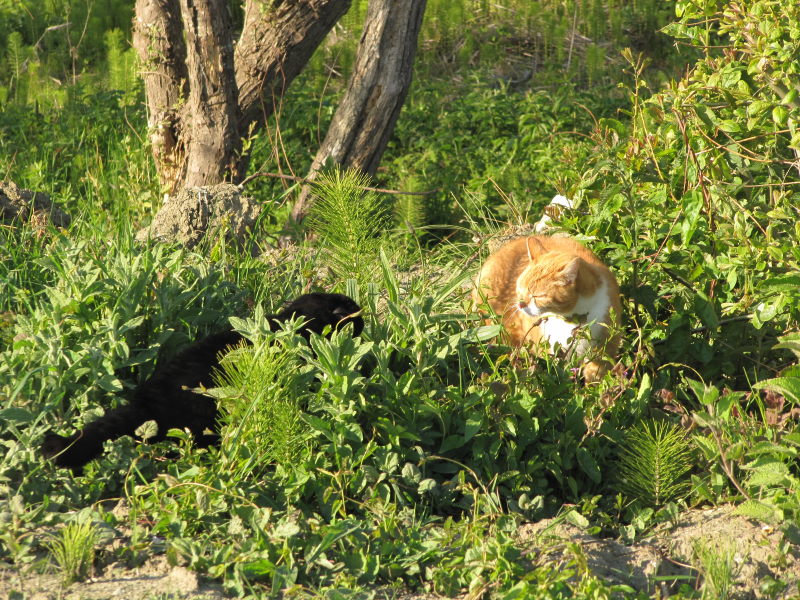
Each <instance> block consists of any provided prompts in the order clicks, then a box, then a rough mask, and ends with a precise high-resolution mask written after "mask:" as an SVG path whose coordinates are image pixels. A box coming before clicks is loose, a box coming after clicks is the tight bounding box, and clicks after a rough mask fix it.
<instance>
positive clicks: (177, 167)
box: [133, 0, 187, 193]
mask: <svg viewBox="0 0 800 600" xmlns="http://www.w3.org/2000/svg"><path fill="white" fill-rule="evenodd" d="M180 14H181V13H180V6H179V4H178V0H137V1H136V17H135V18H134V20H133V47H134V48H135V49H136V52H137V53H138V55H139V59H140V65H141V66H140V72H141V75H142V80H143V82H144V93H145V99H146V102H147V108H148V117H147V129H148V137H149V140H150V146H151V148H152V151H153V157H154V158H155V163H156V168H157V170H158V174H159V177H160V179H161V183H162V186H163V187H166V188H167V191H169V192H170V193H171V192H174V191H175V190H174V185H175V184H176V183H177V182H179V181H181V180H182V179H183V157H182V153H181V152H179V150H178V127H179V120H180V119H179V116H178V110H177V107H178V103H179V101H180V99H181V98H185V97H186V95H187V89H186V85H187V72H186V46H185V45H184V43H183V33H182V28H181V17H180Z"/></svg>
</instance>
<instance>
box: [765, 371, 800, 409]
mask: <svg viewBox="0 0 800 600" xmlns="http://www.w3.org/2000/svg"><path fill="white" fill-rule="evenodd" d="M753 389H756V390H772V391H773V392H778V393H779V394H781V395H782V396H784V397H785V398H786V399H787V400H789V401H791V402H793V403H794V404H800V377H774V378H773V379H766V380H764V381H758V382H756V383H755V384H753Z"/></svg>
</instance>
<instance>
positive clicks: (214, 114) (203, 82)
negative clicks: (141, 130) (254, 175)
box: [180, 0, 241, 187]
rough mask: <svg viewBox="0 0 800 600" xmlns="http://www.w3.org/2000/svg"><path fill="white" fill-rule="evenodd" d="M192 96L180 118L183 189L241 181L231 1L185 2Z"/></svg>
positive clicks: (187, 64) (184, 24) (199, 0)
mask: <svg viewBox="0 0 800 600" xmlns="http://www.w3.org/2000/svg"><path fill="white" fill-rule="evenodd" d="M180 3H181V15H182V16H183V31H184V34H185V36H186V48H187V52H186V66H187V70H188V75H189V98H188V99H187V102H186V105H185V107H184V109H183V111H182V114H181V124H182V125H183V126H184V130H183V131H181V132H180V133H181V136H180V140H181V141H182V143H183V146H184V148H185V152H186V160H185V161H184V162H185V165H186V166H185V168H186V174H185V177H184V181H183V185H184V186H185V187H195V186H201V185H209V184H215V183H219V182H220V181H222V180H223V178H224V177H225V176H226V175H229V176H230V177H232V178H233V179H235V178H236V177H237V173H236V170H235V163H236V160H237V158H238V155H239V150H240V149H241V137H240V136H239V118H238V117H239V115H238V102H237V99H238V90H237V89H236V78H235V75H234V67H233V40H232V37H231V34H232V32H231V22H230V14H229V13H228V6H227V2H226V0H180Z"/></svg>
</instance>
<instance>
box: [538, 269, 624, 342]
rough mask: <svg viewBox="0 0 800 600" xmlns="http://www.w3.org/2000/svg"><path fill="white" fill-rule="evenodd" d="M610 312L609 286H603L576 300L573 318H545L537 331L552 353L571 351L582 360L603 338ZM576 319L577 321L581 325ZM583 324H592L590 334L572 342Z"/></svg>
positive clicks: (551, 316)
mask: <svg viewBox="0 0 800 600" xmlns="http://www.w3.org/2000/svg"><path fill="white" fill-rule="evenodd" d="M610 309H611V303H610V301H609V297H608V284H607V283H606V282H603V283H602V284H601V285H599V286H598V287H597V289H596V290H595V292H594V294H592V295H591V296H587V297H585V298H584V297H582V298H579V299H578V302H577V303H576V304H575V308H574V309H573V311H572V315H570V316H568V317H567V316H563V317H562V316H560V315H547V316H546V317H545V318H544V319H543V320H542V322H541V323H540V324H539V331H540V332H541V334H542V338H543V339H544V340H546V341H547V344H548V345H549V346H550V352H551V353H552V352H555V350H556V346H560V347H561V348H562V349H567V348H570V349H571V350H573V351H574V352H575V353H576V354H577V355H578V356H583V355H585V354H586V353H587V352H588V351H589V349H590V347H591V346H594V345H596V344H597V343H598V342H599V341H600V340H602V339H603V338H604V337H605V330H606V327H607V325H606V323H607V321H608V313H609V310H610ZM578 317H580V319H579V321H580V323H579V322H578ZM583 323H586V324H589V323H591V325H590V334H589V335H588V336H586V334H585V333H582V334H581V336H579V337H578V339H577V340H573V337H575V330H576V329H578V328H579V327H581V324H583ZM587 337H588V338H589V339H587Z"/></svg>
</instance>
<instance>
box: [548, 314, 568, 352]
mask: <svg viewBox="0 0 800 600" xmlns="http://www.w3.org/2000/svg"><path fill="white" fill-rule="evenodd" d="M576 326H577V324H576V323H572V322H569V321H565V320H564V319H563V318H561V317H556V316H555V315H553V316H548V317H545V319H544V320H543V321H542V322H541V323H540V324H539V331H540V332H541V334H542V338H544V339H545V340H547V344H548V345H549V346H550V352H551V353H552V352H555V349H556V345H558V346H561V347H562V348H566V347H567V346H568V344H569V342H570V340H572V334H573V333H574V332H575V327H576Z"/></svg>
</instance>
